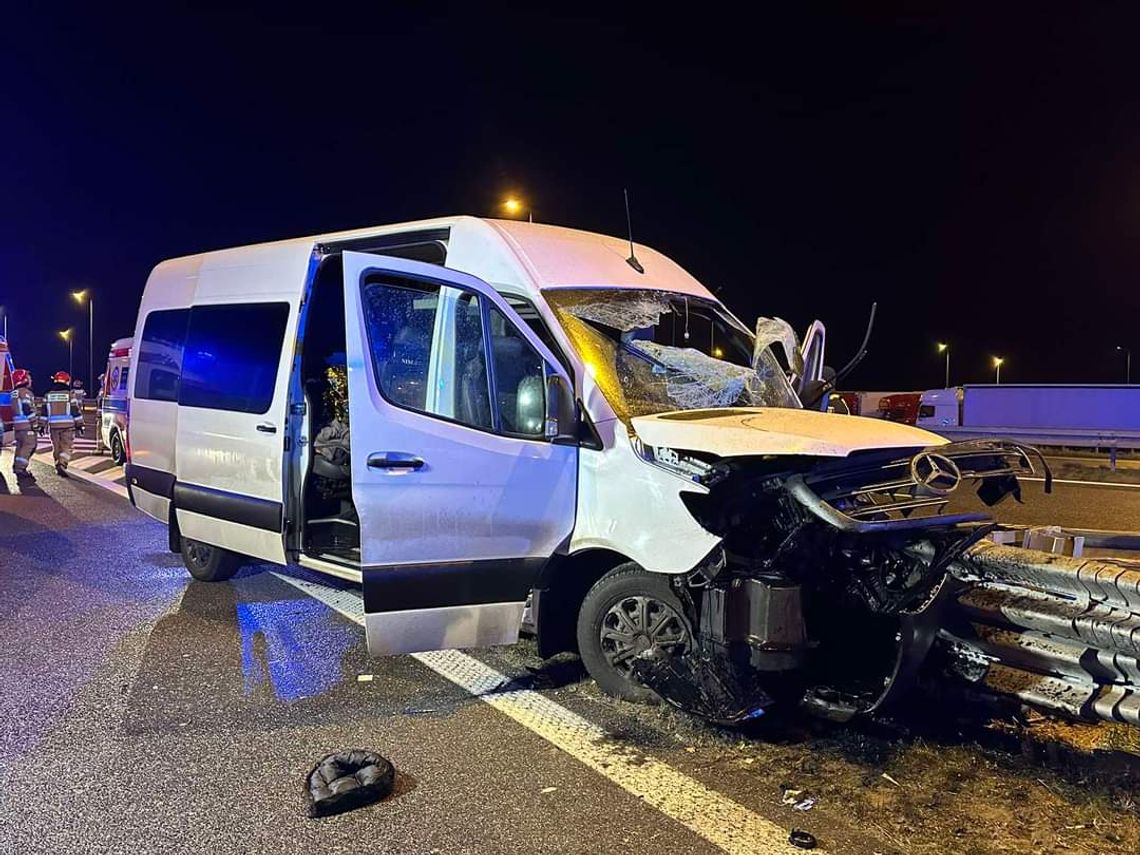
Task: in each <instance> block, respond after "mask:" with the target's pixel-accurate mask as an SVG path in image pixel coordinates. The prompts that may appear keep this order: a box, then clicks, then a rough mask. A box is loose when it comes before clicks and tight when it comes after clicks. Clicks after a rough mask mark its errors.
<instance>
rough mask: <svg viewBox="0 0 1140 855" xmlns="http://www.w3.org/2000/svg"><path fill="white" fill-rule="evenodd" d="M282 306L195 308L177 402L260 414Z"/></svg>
mask: <svg viewBox="0 0 1140 855" xmlns="http://www.w3.org/2000/svg"><path fill="white" fill-rule="evenodd" d="M288 319H289V304H288V303H241V304H222V305H215V306H195V307H194V308H193V310H192V311H191V313H190V328H189V331H188V332H187V335H186V348H185V354H184V356H183V360H182V383H181V388H180V390H179V393H178V403H179V404H181V405H183V406H185V407H204V408H207V409H211V410H231V411H234V412H240V413H265V412H268V410H269V407H270V405H271V404H272V403H273V388H274V386H275V385H276V384H277V367H278V365H280V363H281V343H282V341H283V340H284V338H285V324H286V322H287V321H288Z"/></svg>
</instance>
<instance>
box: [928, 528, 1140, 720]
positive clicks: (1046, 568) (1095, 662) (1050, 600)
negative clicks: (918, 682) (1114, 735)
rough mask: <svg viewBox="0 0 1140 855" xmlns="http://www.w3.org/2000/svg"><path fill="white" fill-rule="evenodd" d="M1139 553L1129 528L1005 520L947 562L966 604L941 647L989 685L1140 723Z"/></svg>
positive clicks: (1067, 710) (1046, 705)
mask: <svg viewBox="0 0 1140 855" xmlns="http://www.w3.org/2000/svg"><path fill="white" fill-rule="evenodd" d="M1090 552H1097V553H1098V554H1097V555H1095V556H1093V555H1091V554H1090ZM1130 554H1131V555H1132V556H1136V557H1130ZM1137 558H1140V535H1137V534H1135V533H1131V532H1108V531H1089V530H1072V529H1060V528H1055V527H1036V528H1035V527H1022V528H1017V527H1003V529H1001V530H999V531H995V532H994V533H993V534H992V536H991V539H990V540H984V541H981V542H979V543H977V544H975V545H974V546H972V547H971V548H970V549H969V550H968V551H967V552H966V553H965V554H963V555H962V556H961V557H960V558H958V559H957V560H955V561H954V562H953V563H952V564H951V565H950V568H949V572H950V574H951V575H952V576H953V577H954V578H955V579H957V580H958V582H959V583H960V584H961V590H960V592H959V593H958V595H957V604H958V606H959V609H958V613H957V614H954V613H951V614H949V615H947V620H946V622H945V624H944V628H943V629H942V630H941V632H940V634H939V643H940V646H941V647H942V649H943V650H944V651H946V652H947V653H948V654H949V661H950V664H951V667H952V668H953V669H954V670H955V671H957V672H958V674H959V675H960V676H962V677H964V678H965V679H967V680H969V681H970V682H972V683H975V684H977V685H979V686H982V687H984V688H986V689H988V690H989V691H991V692H994V693H997V694H1001V695H1011V696H1014V697H1016V698H1018V699H1019V700H1021V701H1023V702H1024V703H1026V704H1031V705H1033V706H1037V707H1040V708H1043V709H1047V710H1052V711H1055V712H1059V713H1063V714H1066V715H1069V716H1074V717H1077V718H1081V719H1085V720H1090V721H1095V720H1104V721H1118V722H1127V723H1130V724H1133V725H1140V560H1137Z"/></svg>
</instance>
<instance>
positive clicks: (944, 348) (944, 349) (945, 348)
mask: <svg viewBox="0 0 1140 855" xmlns="http://www.w3.org/2000/svg"><path fill="white" fill-rule="evenodd" d="M938 352H939V353H945V354H946V386H945V387H944V388H946V389H949V388H950V345H948V344H943V343H942V342H938Z"/></svg>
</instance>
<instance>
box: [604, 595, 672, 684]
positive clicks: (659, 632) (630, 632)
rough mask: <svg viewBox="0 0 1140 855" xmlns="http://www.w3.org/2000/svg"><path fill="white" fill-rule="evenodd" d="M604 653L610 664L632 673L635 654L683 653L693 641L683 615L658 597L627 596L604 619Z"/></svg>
mask: <svg viewBox="0 0 1140 855" xmlns="http://www.w3.org/2000/svg"><path fill="white" fill-rule="evenodd" d="M599 637H600V640H601V644H602V654H603V655H604V656H605V657H606V661H607V662H608V663H609V664H610V666H611V667H612V668H614V669H616V670H618V671H620V672H622V673H623V674H629V673H630V671H631V669H632V662H633V659H634V658H635V657H637V656H638V655H640V654H642V653H644V652H646V651H647V650H661V651H664V652H666V653H680V652H682V651H683V650H684V649H685V648H686V647H687V646H688V644H689V630H688V627H686V626H685V621H684V620H683V619H682V617H681V615H680V614H678V613H677V611H676V610H675V609H674V608H673V607H672V606H670V605H668V604H667V603H663V602H661V600H658V599H656V598H654V597H644V596H634V597H623V598H622V599H620V600H618V601H617V602H616V603H614V604H613V605H612V606H611V607H610V610H609V611H608V612H606V614H605V616H604V617H603V618H602V626H601V630H600V632H599Z"/></svg>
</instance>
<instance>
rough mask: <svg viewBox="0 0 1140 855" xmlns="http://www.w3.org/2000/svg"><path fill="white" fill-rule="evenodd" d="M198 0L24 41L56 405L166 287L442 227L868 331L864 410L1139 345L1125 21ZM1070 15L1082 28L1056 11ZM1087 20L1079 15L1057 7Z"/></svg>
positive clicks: (1138, 159)
mask: <svg viewBox="0 0 1140 855" xmlns="http://www.w3.org/2000/svg"><path fill="white" fill-rule="evenodd" d="M575 8H576V9H581V11H576V12H575V13H574V14H566V15H561V16H553V15H543V14H541V13H535V12H514V13H511V14H509V15H507V14H505V13H503V14H500V15H497V16H491V15H489V14H486V13H483V12H478V13H477V12H476V10H472V9H469V8H467V7H455V8H454V9H453V8H450V7H449V6H448V5H447V4H436V5H434V6H433V7H432V12H430V13H409V12H406V11H396V12H386V11H383V12H382V11H376V10H373V11H370V12H361V11H352V10H350V9H345V10H344V11H340V10H333V9H329V10H326V13H325V14H323V15H322V16H321V17H320V19H317V18H316V17H315V16H313V15H312V14H311V12H309V11H301V12H297V13H296V14H289V13H287V12H282V11H281V7H266V9H265V10H264V11H258V10H257V9H254V8H252V7H251V8H247V9H244V10H237V11H235V10H230V9H227V8H225V7H223V6H213V5H209V4H207V5H203V4H196V5H195V7H194V9H195V10H196V11H191V10H190V7H189V6H187V7H185V8H184V9H181V10H179V9H177V8H175V7H174V6H171V7H168V8H164V9H161V10H158V9H151V8H148V7H145V6H144V7H139V8H138V9H136V10H135V11H133V12H131V13H130V14H127V13H110V12H106V11H104V10H102V9H97V8H94V7H88V6H82V5H75V6H74V7H73V8H69V4H66V3H65V4H58V5H56V6H54V7H52V8H51V9H49V10H45V11H33V10H30V9H26V8H22V9H20V10H18V11H16V12H14V14H13V15H12V16H11V19H10V20H9V22H8V26H7V32H6V34H5V40H6V41H7V42H8V44H6V45H5V49H4V51H3V52H2V53H0V73H2V74H3V77H4V79H5V80H7V81H9V82H10V84H9V86H8V87H6V90H5V91H4V92H3V93H0V106H2V108H3V115H4V116H5V118H6V121H5V125H6V133H5V134H4V145H3V147H2V148H0V151H2V152H3V155H4V158H5V162H4V167H5V169H4V171H5V174H6V176H7V181H6V184H7V188H6V190H7V192H6V193H5V196H6V197H7V198H6V199H5V202H6V204H5V205H4V206H3V207H2V209H0V210H2V211H3V213H2V214H0V216H3V218H4V224H5V228H4V235H5V237H4V240H3V241H0V262H2V269H3V270H4V272H5V276H4V279H3V284H2V285H0V305H3V306H4V307H5V309H6V311H7V312H8V314H9V318H10V320H9V326H10V332H11V339H12V349H13V353H14V355H15V357H16V361H17V363H18V364H19V365H21V366H25V367H28V368H31V369H32V371H33V372H34V373H35V374H36V379H37V389H40V388H44V387H45V386H46V383H47V378H48V375H50V373H51V372H53V371H55V370H58V369H59V368H66V367H67V365H66V363H67V347H66V344H64V343H63V342H62V341H61V340H59V338H58V336H57V335H56V331H57V330H59V329H62V328H64V327H66V326H73V327H75V328H76V333H75V334H76V336H77V341H76V348H75V374H76V375H77V376H79V377H83V378H84V379H88V380H89V378H87V376H86V375H87V368H86V366H87V316H86V310H85V309H84V308H83V307H81V306H79V305H78V304H76V303H75V302H74V301H73V300H72V299H71V297H70V294H69V292H70V291H71V290H73V289H77V288H85V287H89V288H91V289H92V291H93V293H94V295H95V300H96V314H95V322H96V330H95V340H96V354H95V356H96V359H95V362H96V370H95V373H96V374H98V373H99V372H100V371H101V368H100V363H101V362H102V360H103V358H104V356H105V354H106V350H107V348H108V346H109V345H110V342H111V341H112V340H113V339H115V338H118V337H120V336H125V335H130V334H131V333H132V332H133V327H134V313H135V310H136V308H137V303H138V298H139V295H140V294H141V292H142V287H143V284H144V282H145V279H146V276H147V274H148V272H149V270H150V268H151V267H153V266H154V264H156V263H158V262H159V261H161V260H162V259H165V258H169V257H174V256H179V255H186V254H192V253H196V252H201V251H204V250H208V249H215V248H220V247H224V246H234V245H241V244H247V243H255V242H260V241H265V240H274V239H279V238H288V237H296V236H299V235H305V234H313V233H320V232H327V231H333V230H339V229H344V228H352V227H358V226H365V225H373V224H379V223H387V222H398V221H403V220H412V219H422V218H426V217H431V216H437V215H448V214H458V213H471V214H478V215H493V214H495V213H496V211H495V209H496V205H497V203H498V201H499V200H500V199H502V198H503V197H504V196H506V195H508V194H510V193H517V194H521V195H522V196H523V197H524V198H525V199H527V200H528V201H529V202H530V203H531V204H532V206H533V209H534V213H535V219H536V220H537V221H539V222H549V223H556V224H559V225H566V226H572V227H576V228H584V229H589V230H593V231H600V232H604V233H610V234H616V235H624V234H625V230H626V228H625V213H624V208H623V204H622V189H623V188H628V189H629V193H630V199H631V203H632V211H633V230H634V235H635V237H636V238H637V240H638V241H639V242H643V243H646V244H649V245H650V246H653V247H655V248H656V249H658V250H661V251H662V252H665V253H666V254H668V255H670V256H671V257H673V258H674V259H675V260H676V261H678V262H679V263H680V264H681V265H682V266H684V267H686V268H687V269H688V270H689V271H690V272H692V273H693V274H694V275H695V276H696V277H697V278H698V279H700V280H701V281H702V282H704V283H705V284H706V285H707V286H708V287H709V288H710V289H713V290H714V291H717V292H718V295H719V296H720V297H721V298H722V299H723V300H724V301H725V302H726V303H727V304H728V305H729V306H730V308H732V309H733V310H734V311H735V312H736V314H737V315H739V316H740V317H741V318H743V319H744V320H745V321H746V322H747V321H751V320H752V319H753V318H754V317H755V316H756V315H758V314H765V315H777V316H780V317H783V318H785V319H787V320H789V321H790V322H792V324H793V325H794V326H795V327H796V328H797V329H799V330H801V331H802V330H803V329H804V328H805V327H806V325H807V324H808V323H809V322H810V321H811V320H812V319H813V318H815V317H819V318H821V319H822V320H823V321H824V323H825V324H827V327H828V334H829V353H830V359H829V362H831V363H832V364H833V365H836V366H839V365H841V364H843V363H844V362H846V361H847V359H848V358H849V357H850V355H851V354H852V353H853V351H854V350H855V348H856V347H857V345H858V343H859V341H860V340H861V338H862V335H863V329H864V325H865V323H866V317H867V312H868V310H869V308H870V304H871V302H872V301H874V300H877V301H878V302H879V319H878V323H877V325H876V330H875V335H874V338H873V339H872V343H871V353H870V356H869V357H868V358H867V360H866V361H865V363H864V364H863V365H862V366H861V367H860V368H859V369H858V371H857V372H856V373H855V374H853V375H852V377H851V378H850V380H849V382H848V383H847V384H846V386H847V387H848V388H858V389H908V388H930V387H934V386H939V385H941V383H942V376H943V363H942V358H941V356H939V355H938V354H937V352H936V348H935V343H936V342H937V341H948V342H950V344H951V347H952V353H953V357H952V362H951V368H952V377H951V379H952V381H953V382H991V381H992V378H993V369H992V366H991V363H990V358H991V356H992V355H994V354H999V355H1001V356H1003V357H1005V359H1006V361H1005V364H1004V365H1003V366H1002V380H1003V382H1010V383H1014V382H1098V383H1113V382H1121V381H1122V380H1123V376H1124V359H1123V355H1122V354H1121V353H1120V352H1117V351H1116V350H1115V347H1116V346H1117V345H1120V346H1124V347H1130V348H1132V349H1134V350H1136V351H1137V352H1138V353H1140V335H1138V334H1137V332H1136V324H1135V321H1134V317H1135V316H1136V314H1137V310H1138V309H1140V289H1137V287H1136V285H1135V284H1134V283H1135V282H1136V281H1137V280H1138V279H1140V246H1138V242H1137V240H1136V235H1137V230H1138V228H1140V181H1138V176H1140V98H1138V97H1137V96H1138V94H1140V93H1138V91H1137V90H1138V88H1140V74H1138V72H1140V55H1138V54H1137V52H1136V51H1135V49H1134V45H1133V41H1134V33H1135V32H1136V28H1135V26H1134V25H1135V24H1136V23H1138V20H1137V18H1136V16H1135V15H1133V14H1131V13H1130V12H1128V11H1123V10H1121V11H1117V10H1111V9H1109V10H1106V9H1103V8H1098V9H1095V10H1089V9H1082V10H1081V11H1080V12H1079V14H1077V13H1071V14H1069V15H1066V14H1064V13H1063V11H1058V12H1056V13H1052V12H1042V11H1039V10H1035V12H1034V13H1033V14H1032V15H1029V14H1025V13H1019V12H1015V11H1011V10H999V11H997V12H996V13H995V12H993V11H992V10H986V11H979V12H977V13H973V12H969V11H961V10H958V9H951V10H949V11H947V12H944V13H943V12H938V11H933V7H929V6H926V7H923V10H924V11H922V12H917V11H905V10H906V9H907V8H908V7H903V6H897V7H895V8H894V9H893V10H891V11H884V10H883V9H875V10H871V11H867V10H856V9H854V8H846V7H842V6H824V5H815V6H811V7H802V8H798V9H796V10H791V11H789V10H783V11H781V12H779V13H778V14H771V13H770V14H767V16H766V17H762V18H761V20H760V22H759V23H758V24H756V25H754V26H753V25H749V26H744V25H743V24H742V23H741V22H734V21H733V20H731V19H728V18H724V17H716V18H715V19H713V18H712V17H711V16H710V17H709V18H703V19H701V20H692V19H671V18H668V17H664V16H661V15H660V14H650V13H648V12H646V13H644V14H638V13H637V12H635V11H631V10H629V9H626V10H624V11H621V12H615V11H613V10H609V9H606V10H604V11H603V7H598V8H597V9H596V10H593V11H591V10H587V9H585V8H584V7H575ZM1059 9H1060V7H1059ZM1064 11H1068V10H1064Z"/></svg>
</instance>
